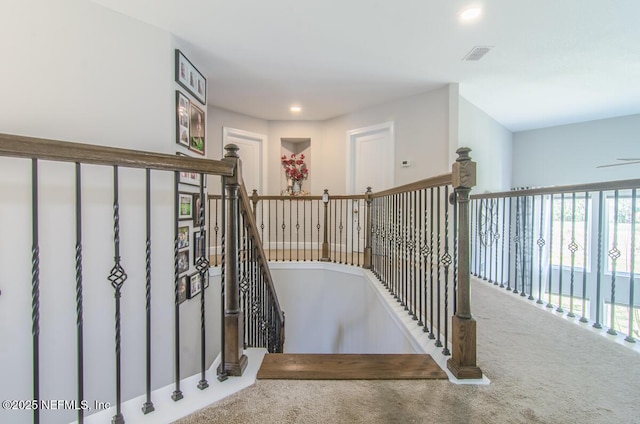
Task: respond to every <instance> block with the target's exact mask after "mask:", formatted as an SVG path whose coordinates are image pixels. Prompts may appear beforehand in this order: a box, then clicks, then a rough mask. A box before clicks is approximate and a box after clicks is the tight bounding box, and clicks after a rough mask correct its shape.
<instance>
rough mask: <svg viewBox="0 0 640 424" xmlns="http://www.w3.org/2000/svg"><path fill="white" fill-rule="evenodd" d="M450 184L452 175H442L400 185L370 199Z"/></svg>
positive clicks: (380, 192)
mask: <svg viewBox="0 0 640 424" xmlns="http://www.w3.org/2000/svg"><path fill="white" fill-rule="evenodd" d="M452 183H453V177H452V174H443V175H438V176H436V177H432V178H427V179H424V180H420V181H415V182H413V183H409V184H405V185H401V186H398V187H394V188H390V189H388V190H383V191H379V192H377V193H376V192H374V193H373V194H372V197H373V198H374V199H377V198H378V197H383V196H391V195H394V194H400V193H406V192H409V191H416V190H422V189H425V188H431V187H440V186H444V185H451V184H452Z"/></svg>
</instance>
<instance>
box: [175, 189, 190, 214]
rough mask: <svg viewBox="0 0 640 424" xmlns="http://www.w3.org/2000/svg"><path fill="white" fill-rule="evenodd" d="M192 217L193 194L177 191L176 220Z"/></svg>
mask: <svg viewBox="0 0 640 424" xmlns="http://www.w3.org/2000/svg"><path fill="white" fill-rule="evenodd" d="M187 219H191V220H192V219H193V194H192V193H185V192H182V191H181V192H178V220H179V221H184V220H187Z"/></svg>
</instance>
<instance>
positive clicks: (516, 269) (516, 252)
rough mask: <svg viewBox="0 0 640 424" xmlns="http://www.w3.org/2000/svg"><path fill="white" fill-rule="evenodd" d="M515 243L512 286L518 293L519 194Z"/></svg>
mask: <svg viewBox="0 0 640 424" xmlns="http://www.w3.org/2000/svg"><path fill="white" fill-rule="evenodd" d="M514 244H515V250H516V251H515V262H514V269H515V273H514V277H515V278H514V283H515V284H514V287H513V293H515V294H518V264H519V263H520V196H518V197H516V236H515V238H514Z"/></svg>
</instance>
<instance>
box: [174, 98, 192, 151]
mask: <svg viewBox="0 0 640 424" xmlns="http://www.w3.org/2000/svg"><path fill="white" fill-rule="evenodd" d="M189 113H191V102H190V101H189V98H187V96H185V95H184V94H182V93H181V92H179V91H178V90H176V143H178V144H180V145H181V146H184V147H187V148H188V147H189V122H190V118H189Z"/></svg>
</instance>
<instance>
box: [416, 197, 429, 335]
mask: <svg viewBox="0 0 640 424" xmlns="http://www.w3.org/2000/svg"><path fill="white" fill-rule="evenodd" d="M423 194H424V196H425V197H426V192H425V191H424V190H420V191H419V192H418V208H417V209H416V211H417V212H418V229H419V230H418V246H419V247H418V254H419V256H420V257H419V260H418V326H419V327H422V326H424V322H423V321H422V317H423V316H424V315H423V308H422V305H423V303H422V301H423V298H422V287H423V284H425V283H426V279H425V278H424V274H423V273H424V269H423V266H425V267H426V261H427V250H426V245H427V240H426V231H425V228H424V226H425V223H426V216H425V215H424V214H422V213H421V211H423V210H424V211H426V207H425V203H423V201H422V199H423ZM425 269H426V268H425ZM425 293H426V290H425ZM425 321H426V320H425Z"/></svg>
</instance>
